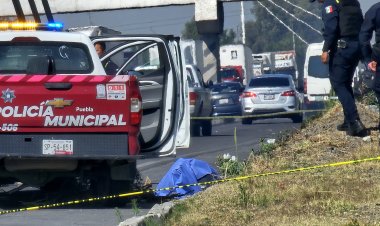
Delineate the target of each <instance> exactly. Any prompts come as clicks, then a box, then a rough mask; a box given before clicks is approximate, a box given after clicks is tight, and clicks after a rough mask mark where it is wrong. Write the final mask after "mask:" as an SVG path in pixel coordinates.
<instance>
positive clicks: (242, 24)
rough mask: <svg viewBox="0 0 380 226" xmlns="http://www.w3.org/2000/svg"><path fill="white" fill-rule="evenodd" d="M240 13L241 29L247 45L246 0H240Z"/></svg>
mask: <svg viewBox="0 0 380 226" xmlns="http://www.w3.org/2000/svg"><path fill="white" fill-rule="evenodd" d="M240 11H241V12H240V15H241V30H242V34H241V36H242V42H243V44H244V45H245V15H244V2H243V1H241V2H240Z"/></svg>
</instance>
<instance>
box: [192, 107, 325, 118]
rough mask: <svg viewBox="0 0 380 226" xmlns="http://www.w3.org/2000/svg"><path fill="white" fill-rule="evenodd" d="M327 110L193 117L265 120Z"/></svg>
mask: <svg viewBox="0 0 380 226" xmlns="http://www.w3.org/2000/svg"><path fill="white" fill-rule="evenodd" d="M324 111H327V110H326V109H316V110H300V111H292V112H277V113H268V114H255V115H243V116H210V117H191V118H190V119H192V120H210V119H211V120H214V119H231V118H233V119H242V118H264V117H273V116H281V115H294V114H298V113H310V112H324Z"/></svg>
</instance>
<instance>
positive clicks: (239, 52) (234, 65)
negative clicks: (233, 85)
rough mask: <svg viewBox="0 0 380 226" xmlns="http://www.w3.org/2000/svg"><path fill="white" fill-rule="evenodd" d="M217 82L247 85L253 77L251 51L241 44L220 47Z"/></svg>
mask: <svg viewBox="0 0 380 226" xmlns="http://www.w3.org/2000/svg"><path fill="white" fill-rule="evenodd" d="M219 55H220V67H221V70H220V72H219V74H218V82H224V81H237V82H241V83H242V84H244V85H245V84H247V83H248V82H249V80H250V79H251V78H252V76H253V59H252V50H251V49H250V48H249V47H248V46H245V45H243V44H234V45H223V46H221V47H220V51H219Z"/></svg>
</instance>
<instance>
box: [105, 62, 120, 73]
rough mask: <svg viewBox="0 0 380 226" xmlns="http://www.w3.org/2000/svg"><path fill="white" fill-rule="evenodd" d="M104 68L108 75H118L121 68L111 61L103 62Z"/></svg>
mask: <svg viewBox="0 0 380 226" xmlns="http://www.w3.org/2000/svg"><path fill="white" fill-rule="evenodd" d="M103 67H104V70H105V71H106V74H107V75H116V73H117V71H118V70H119V67H118V66H117V65H116V64H115V63H114V62H113V61H112V60H111V59H107V60H105V61H103Z"/></svg>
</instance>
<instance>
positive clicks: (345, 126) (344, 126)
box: [336, 121, 348, 131]
mask: <svg viewBox="0 0 380 226" xmlns="http://www.w3.org/2000/svg"><path fill="white" fill-rule="evenodd" d="M336 129H337V130H338V131H347V130H348V122H346V121H344V122H343V123H342V124H339V125H337V126H336Z"/></svg>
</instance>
